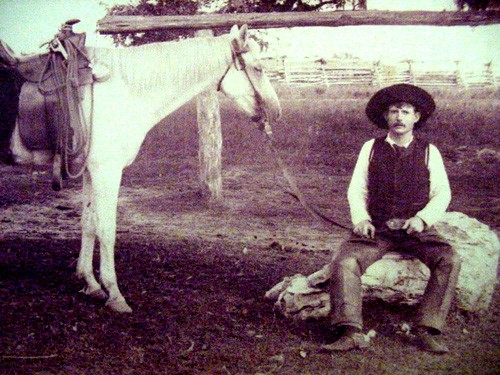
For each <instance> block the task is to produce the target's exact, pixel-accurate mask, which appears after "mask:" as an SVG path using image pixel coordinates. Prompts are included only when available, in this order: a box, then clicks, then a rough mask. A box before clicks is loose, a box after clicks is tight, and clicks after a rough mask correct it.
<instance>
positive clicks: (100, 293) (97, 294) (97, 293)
mask: <svg viewBox="0 0 500 375" xmlns="http://www.w3.org/2000/svg"><path fill="white" fill-rule="evenodd" d="M88 295H89V297H91V298H93V299H95V300H98V301H106V300H107V299H108V295H107V294H106V292H105V291H104V290H102V289H97V290H94V291H93V292H90V293H89V294H88Z"/></svg>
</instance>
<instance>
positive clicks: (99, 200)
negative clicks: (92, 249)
mask: <svg viewBox="0 0 500 375" xmlns="http://www.w3.org/2000/svg"><path fill="white" fill-rule="evenodd" d="M90 174H91V185H92V189H91V195H92V199H91V202H92V203H93V209H94V210H95V216H94V217H95V229H96V231H95V233H96V235H97V239H98V240H99V250H100V256H101V257H100V277H101V282H102V284H103V285H104V287H105V288H106V290H107V291H108V292H109V298H108V300H107V302H106V306H108V307H109V308H110V309H111V310H113V311H117V312H132V309H131V308H130V307H129V306H128V304H127V302H126V301H125V298H123V296H122V294H121V292H120V289H119V288H118V282H117V278H116V271H115V257H114V251H115V239H116V216H117V215H116V212H117V206H118V193H119V190H120V183H121V177H122V169H121V168H119V167H116V166H112V165H108V166H104V165H101V166H99V167H94V168H93V169H91V170H90Z"/></svg>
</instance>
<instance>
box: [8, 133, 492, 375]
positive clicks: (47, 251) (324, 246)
mask: <svg viewBox="0 0 500 375" xmlns="http://www.w3.org/2000/svg"><path fill="white" fill-rule="evenodd" d="M158 142H159V139H158V138H157V137H156V136H155V134H154V132H153V134H152V135H151V136H150V137H148V139H147V140H146V142H145V145H144V148H143V150H142V151H141V154H140V155H139V157H138V160H137V162H136V163H135V164H134V165H133V166H132V167H130V168H129V169H128V170H126V172H125V175H124V179H123V185H122V186H123V188H122V193H121V198H120V203H119V221H118V235H117V244H116V263H117V274H118V279H119V283H120V286H121V289H122V292H123V294H124V295H125V297H126V298H127V300H128V302H129V304H130V305H131V307H132V308H133V310H134V312H133V313H132V314H130V315H117V314H113V313H111V312H109V311H108V310H107V309H106V308H105V307H104V306H103V304H102V303H100V302H96V301H93V300H90V299H88V298H87V297H85V296H84V295H83V294H81V293H79V292H78V291H79V290H80V289H81V288H82V286H83V284H82V282H81V281H80V280H78V279H77V278H76V277H75V276H74V272H75V267H76V260H77V257H78V251H79V242H80V239H79V236H80V235H79V233H80V229H79V228H80V227H79V216H80V207H79V195H78V193H79V189H80V182H79V181H69V182H68V183H67V186H66V188H65V189H64V190H62V191H61V192H57V193H56V192H53V191H52V190H51V189H50V173H49V172H48V171H47V170H45V169H43V168H32V167H9V166H3V165H1V166H0V181H2V189H1V191H0V208H1V210H0V225H1V238H0V299H1V303H0V373H1V374H419V373H436V374H461V373H463V374H496V373H499V372H500V371H499V370H500V362H499V358H500V355H499V354H500V351H499V349H498V348H499V346H498V344H499V338H500V335H499V330H498V327H499V322H500V321H499V310H498V300H499V298H498V293H496V294H495V297H494V301H493V303H492V308H491V310H490V311H489V312H488V313H487V314H485V315H483V316H481V317H477V316H473V315H471V314H466V313H463V312H459V311H456V310H454V311H453V312H452V314H450V326H449V328H448V330H447V336H446V337H447V341H446V342H447V343H448V345H449V346H450V347H451V349H452V353H451V354H450V355H447V356H445V357H435V356H432V355H429V354H426V353H421V352H417V351H416V350H415V349H414V348H413V347H412V346H411V345H407V343H406V340H405V337H404V335H402V334H400V333H399V332H398V330H397V326H398V324H399V323H400V322H401V321H407V320H408V319H409V317H410V316H411V310H412V309H411V308H409V307H406V306H402V305H399V306H390V305H385V304H384V303H381V302H380V301H366V304H365V309H364V315H365V320H366V326H367V329H372V328H373V329H375V330H376V331H377V336H376V338H375V340H374V342H373V346H372V347H371V348H370V349H368V350H367V351H366V352H353V353H348V354H342V355H336V354H335V355H331V356H330V355H325V354H319V353H318V352H317V349H318V347H319V345H320V344H321V343H323V342H324V340H325V339H326V336H325V333H324V332H325V331H324V329H323V328H324V327H325V322H309V323H294V322H291V321H288V320H286V319H284V318H282V317H281V316H279V315H278V314H276V313H275V312H274V311H273V306H272V303H270V302H268V301H265V300H264V298H263V297H264V294H265V292H266V291H267V290H268V289H270V288H271V287H273V286H274V285H275V284H276V283H278V282H279V281H281V280H282V278H283V277H284V276H288V275H293V274H295V273H299V272H301V273H310V272H313V271H315V270H317V269H318V268H320V267H321V266H322V265H323V264H325V263H326V262H327V261H328V260H329V258H330V256H331V251H332V250H334V249H335V247H336V246H337V245H338V243H339V241H341V240H342V238H344V237H345V236H346V232H345V231H343V230H341V229H336V228H331V229H329V228H325V227H324V226H322V225H321V224H320V223H319V222H317V221H316V219H314V218H312V217H310V216H309V215H308V214H307V213H306V212H305V211H304V210H303V208H302V207H301V206H300V205H299V204H298V203H297V202H296V201H295V200H294V199H293V198H291V197H290V196H289V195H287V194H285V193H284V191H285V190H286V188H285V183H284V180H283V179H282V178H281V175H280V171H279V169H278V168H277V166H276V165H275V164H274V163H273V162H272V161H270V160H269V159H268V156H269V155H268V154H266V151H265V149H263V148H262V149H259V150H260V151H259V150H258V151H259V152H255V151H254V152H253V155H251V156H249V157H240V158H237V157H235V156H234V155H231V154H230V152H232V149H231V145H230V144H229V145H228V147H227V149H226V151H225V152H226V156H225V161H224V169H223V178H224V200H223V202H221V203H214V202H210V201H209V200H208V199H207V197H206V195H205V194H203V193H201V192H200V191H201V190H200V189H199V185H198V182H197V158H196V152H197V151H196V147H191V146H190V147H187V148H186V143H183V140H182V139H181V140H179V142H177V144H178V145H179V147H171V146H170V148H169V149H168V150H167V151H166V152H165V151H162V152H159V151H158V147H159V146H158ZM162 142H163V141H162ZM348 157H350V158H353V157H355V155H349V156H348ZM288 162H293V160H288ZM293 172H294V174H295V176H296V178H297V179H298V181H299V184H300V185H301V188H302V189H304V193H305V194H306V195H307V196H308V197H309V198H310V200H311V201H312V202H313V203H314V204H316V205H317V206H318V207H319V208H321V209H322V210H323V211H324V212H325V213H327V214H328V215H329V216H331V217H335V218H337V219H339V221H342V222H344V223H345V224H348V220H347V218H348V215H347V212H348V210H347V209H348V208H347V203H346V200H345V191H346V189H347V184H348V181H349V175H350V173H349V171H348V170H345V169H341V168H338V167H336V166H334V165H325V164H321V163H311V164H307V163H301V164H299V165H294V167H293ZM458 181H460V183H457V182H458ZM452 182H453V184H454V190H455V191H454V193H455V195H456V197H457V198H456V203H455V206H454V207H455V209H457V210H461V211H463V212H466V213H468V214H471V215H472V214H474V213H478V212H479V213H480V214H481V215H482V217H481V218H482V221H483V222H486V223H487V224H489V225H490V226H492V227H493V228H498V223H497V222H496V218H497V214H498V209H497V208H495V206H494V205H493V204H491V199H493V200H495V199H496V202H498V189H497V185H496V183H495V181H484V180H483V179H481V180H476V181H474V179H472V180H467V179H465V178H462V177H460V176H456V177H453V179H452ZM460 189H462V190H460ZM496 205H497V203H496ZM495 210H496V211H495ZM96 264H98V261H97V260H96Z"/></svg>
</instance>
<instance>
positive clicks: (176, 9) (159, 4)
mask: <svg viewBox="0 0 500 375" xmlns="http://www.w3.org/2000/svg"><path fill="white" fill-rule="evenodd" d="M209 2H210V1H209V0H197V1H192V0H157V1H155V2H152V1H150V0H140V1H139V3H138V4H137V5H131V4H126V5H114V6H113V7H112V8H111V9H109V10H108V16H166V15H171V16H174V15H193V14H196V13H197V12H198V9H199V8H200V6H202V5H203V4H205V3H209ZM189 36H191V35H190V33H188V32H186V31H177V30H159V31H148V32H147V33H122V34H114V35H113V40H114V42H115V44H122V45H129V44H133V45H141V44H146V43H152V42H159V41H166V40H176V39H179V38H183V37H189Z"/></svg>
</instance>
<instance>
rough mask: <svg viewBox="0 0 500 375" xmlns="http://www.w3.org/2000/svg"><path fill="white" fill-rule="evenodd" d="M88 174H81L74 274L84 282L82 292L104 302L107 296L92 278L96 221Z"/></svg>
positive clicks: (86, 172)
mask: <svg viewBox="0 0 500 375" xmlns="http://www.w3.org/2000/svg"><path fill="white" fill-rule="evenodd" d="M91 183H92V181H91V178H90V174H89V172H88V171H87V170H86V171H85V172H84V174H83V194H82V195H83V199H82V205H83V210H82V220H81V224H82V244H81V249H80V256H79V257H78V264H77V266H76V274H77V276H78V277H80V278H82V279H84V280H85V282H86V283H87V285H86V287H84V288H83V290H82V292H83V293H85V294H87V295H89V296H91V297H92V298H96V299H99V300H106V299H107V298H108V295H107V294H106V293H105V292H104V291H103V290H102V287H101V284H99V283H98V282H97V280H96V278H95V276H94V271H93V266H92V259H93V256H94V247H95V240H96V220H95V209H94V202H92V193H91V192H92V186H91Z"/></svg>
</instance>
